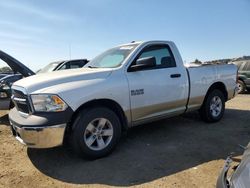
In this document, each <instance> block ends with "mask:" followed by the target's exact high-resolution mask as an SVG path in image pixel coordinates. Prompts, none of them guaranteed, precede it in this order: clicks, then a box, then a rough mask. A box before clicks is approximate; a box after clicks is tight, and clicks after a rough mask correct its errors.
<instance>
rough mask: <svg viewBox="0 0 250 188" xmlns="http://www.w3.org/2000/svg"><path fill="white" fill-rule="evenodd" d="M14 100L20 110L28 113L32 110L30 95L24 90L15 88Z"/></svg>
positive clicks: (13, 92)
mask: <svg viewBox="0 0 250 188" xmlns="http://www.w3.org/2000/svg"><path fill="white" fill-rule="evenodd" d="M12 100H13V102H14V104H15V106H16V108H17V110H18V111H20V112H23V113H26V114H28V113H29V112H30V107H29V101H28V97H27V95H25V94H24V93H23V92H22V91H19V90H15V89H13V90H12Z"/></svg>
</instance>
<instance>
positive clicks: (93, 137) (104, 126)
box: [84, 118, 114, 151]
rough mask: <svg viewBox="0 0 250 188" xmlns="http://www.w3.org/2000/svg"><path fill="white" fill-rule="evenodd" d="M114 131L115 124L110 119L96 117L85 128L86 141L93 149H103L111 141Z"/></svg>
mask: <svg viewBox="0 0 250 188" xmlns="http://www.w3.org/2000/svg"><path fill="white" fill-rule="evenodd" d="M113 132H114V131H113V126H112V124H111V123H110V121H109V120H108V119H106V118H97V119H94V120H93V121H91V122H90V123H89V124H88V126H87V127H86V129H85V132H84V142H85V144H86V145H87V146H88V147H89V148H90V149H91V150H95V151H98V150H102V149H104V148H106V147H107V146H108V145H109V143H110V142H111V140H112V137H113Z"/></svg>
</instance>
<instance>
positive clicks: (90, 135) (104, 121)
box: [71, 107, 121, 159]
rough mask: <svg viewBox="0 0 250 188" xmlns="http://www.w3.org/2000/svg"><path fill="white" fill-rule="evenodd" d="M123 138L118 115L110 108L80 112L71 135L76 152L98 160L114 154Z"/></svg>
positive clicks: (97, 108)
mask: <svg viewBox="0 0 250 188" xmlns="http://www.w3.org/2000/svg"><path fill="white" fill-rule="evenodd" d="M120 136H121V124H120V121H119V118H118V117H117V115H116V114H115V113H114V112H113V111H111V110H110V109H108V108H104V107H96V108H91V109H87V110H83V111H80V113H79V114H78V116H77V117H76V119H75V122H74V124H73V132H72V135H71V140H72V145H73V148H74V150H75V151H76V152H77V153H78V154H80V155H81V156H82V157H85V158H91V159H96V158H100V157H104V156H105V155H108V154H109V153H111V152H112V150H113V149H114V148H115V146H116V145H117V143H118V141H119V139H120Z"/></svg>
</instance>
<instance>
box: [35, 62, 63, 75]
mask: <svg viewBox="0 0 250 188" xmlns="http://www.w3.org/2000/svg"><path fill="white" fill-rule="evenodd" d="M59 64H61V62H55V63H50V64H48V65H47V66H45V67H44V68H42V69H41V70H39V71H37V73H46V72H52V71H53V70H54V69H55V68H56V67H57V66H58V65H59Z"/></svg>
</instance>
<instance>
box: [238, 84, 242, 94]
mask: <svg viewBox="0 0 250 188" xmlns="http://www.w3.org/2000/svg"><path fill="white" fill-rule="evenodd" d="M241 91H242V87H241V84H240V83H238V92H239V93H240V92H241Z"/></svg>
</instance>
